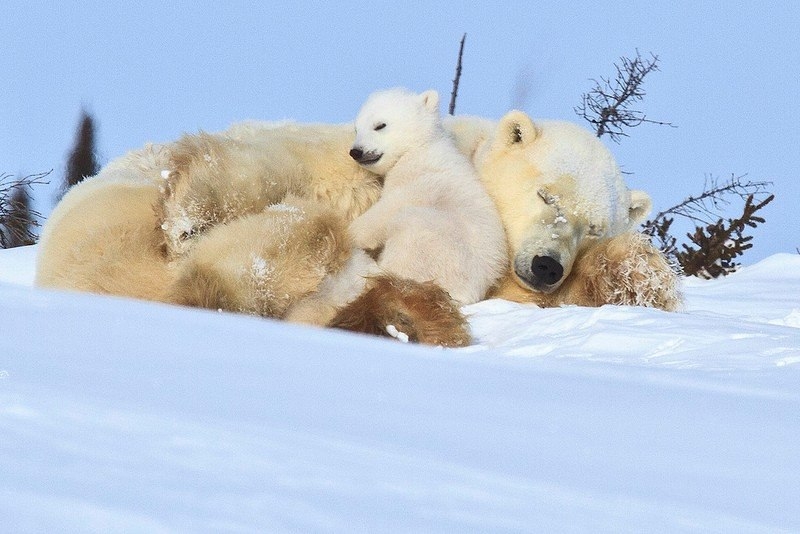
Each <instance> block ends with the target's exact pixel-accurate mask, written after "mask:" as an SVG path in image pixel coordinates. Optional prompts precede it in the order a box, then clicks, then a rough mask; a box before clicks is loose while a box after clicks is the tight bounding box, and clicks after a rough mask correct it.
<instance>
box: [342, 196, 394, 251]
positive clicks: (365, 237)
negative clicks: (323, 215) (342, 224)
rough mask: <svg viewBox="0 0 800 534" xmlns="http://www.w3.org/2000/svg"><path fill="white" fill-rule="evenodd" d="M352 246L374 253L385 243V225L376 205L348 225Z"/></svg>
mask: <svg viewBox="0 0 800 534" xmlns="http://www.w3.org/2000/svg"><path fill="white" fill-rule="evenodd" d="M376 208H377V209H376ZM348 232H349V233H350V237H351V238H352V240H353V245H354V246H355V247H356V248H360V249H363V250H366V251H375V250H378V249H380V248H382V247H383V245H384V243H386V238H387V236H386V223H385V222H384V221H383V217H382V216H381V209H380V206H379V205H378V204H375V205H374V206H373V207H371V208H370V209H368V210H367V211H366V212H364V213H363V214H362V215H360V216H359V217H356V218H355V220H353V222H351V223H350V226H349V228H348Z"/></svg>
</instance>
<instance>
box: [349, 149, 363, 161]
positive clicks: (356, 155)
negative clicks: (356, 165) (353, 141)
mask: <svg viewBox="0 0 800 534" xmlns="http://www.w3.org/2000/svg"><path fill="white" fill-rule="evenodd" d="M350 157H351V158H353V159H354V160H356V161H358V160H360V159H361V158H362V157H364V151H363V150H361V149H360V148H356V147H353V148H351V149H350Z"/></svg>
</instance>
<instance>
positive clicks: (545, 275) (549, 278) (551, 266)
mask: <svg viewBox="0 0 800 534" xmlns="http://www.w3.org/2000/svg"><path fill="white" fill-rule="evenodd" d="M531 273H533V277H534V278H536V281H537V282H539V283H541V284H544V285H548V286H551V285H553V284H555V283H556V282H558V281H559V280H561V277H562V276H564V268H563V267H562V266H561V264H560V263H558V262H557V261H556V260H554V259H553V258H551V257H550V256H534V257H533V261H532V262H531Z"/></svg>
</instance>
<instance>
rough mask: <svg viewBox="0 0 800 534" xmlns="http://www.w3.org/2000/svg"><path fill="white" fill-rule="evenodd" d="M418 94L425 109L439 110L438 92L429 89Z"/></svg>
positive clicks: (436, 111)
mask: <svg viewBox="0 0 800 534" xmlns="http://www.w3.org/2000/svg"><path fill="white" fill-rule="evenodd" d="M419 96H420V98H421V99H422V105H423V106H425V109H427V110H428V111H431V112H435V113H438V112H439V93H437V92H436V91H434V90H433V89H430V90H428V91H425V92H424V93H422V94H421V95H419Z"/></svg>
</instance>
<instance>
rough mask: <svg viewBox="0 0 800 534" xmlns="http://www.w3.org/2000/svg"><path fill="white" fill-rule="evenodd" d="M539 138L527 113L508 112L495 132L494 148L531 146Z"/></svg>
mask: <svg viewBox="0 0 800 534" xmlns="http://www.w3.org/2000/svg"><path fill="white" fill-rule="evenodd" d="M538 136H539V130H538V129H537V128H536V125H534V124H533V121H532V120H531V118H530V117H529V116H528V114H527V113H525V112H523V111H518V110H514V111H509V112H508V113H506V114H505V115H504V116H503V118H502V119H500V123H499V124H498V125H497V130H496V131H495V140H494V145H495V148H511V147H516V148H523V147H526V146H528V145H529V144H531V143H532V142H533V141H534V140H536V138H537V137H538Z"/></svg>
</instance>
